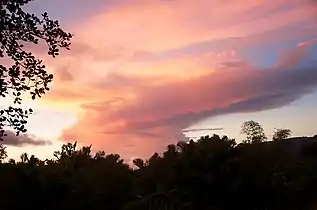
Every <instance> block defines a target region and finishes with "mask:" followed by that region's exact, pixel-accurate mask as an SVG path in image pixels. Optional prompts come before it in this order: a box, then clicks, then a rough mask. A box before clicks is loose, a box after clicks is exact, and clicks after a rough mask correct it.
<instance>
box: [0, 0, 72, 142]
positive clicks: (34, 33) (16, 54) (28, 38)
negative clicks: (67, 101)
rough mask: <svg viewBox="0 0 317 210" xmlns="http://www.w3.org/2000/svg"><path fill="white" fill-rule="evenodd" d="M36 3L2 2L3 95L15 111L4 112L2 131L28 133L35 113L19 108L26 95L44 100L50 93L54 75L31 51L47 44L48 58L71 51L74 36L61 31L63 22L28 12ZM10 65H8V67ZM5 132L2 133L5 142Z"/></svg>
mask: <svg viewBox="0 0 317 210" xmlns="http://www.w3.org/2000/svg"><path fill="white" fill-rule="evenodd" d="M31 1H33V0H19V1H17V0H2V1H1V2H0V58H1V63H0V95H1V97H7V96H8V95H10V96H12V98H13V102H14V104H15V106H14V107H12V106H10V107H8V108H5V109H2V110H0V130H3V129H4V127H5V126H10V127H12V128H13V129H15V130H16V131H17V134H19V132H26V128H25V124H26V123H27V121H26V120H27V117H28V115H29V114H31V113H32V109H29V110H23V109H21V108H19V106H18V105H19V104H21V103H22V95H23V94H24V93H28V94H30V95H31V98H32V99H35V98H37V97H41V96H42V95H43V94H45V93H46V91H48V90H49V87H48V84H49V83H50V82H51V81H52V79H53V75H52V74H49V73H48V72H47V71H46V70H45V65H44V64H43V61H42V60H40V59H38V58H36V56H35V55H33V54H32V52H30V51H28V50H27V49H29V48H31V46H32V45H37V44H39V43H43V42H44V43H46V46H47V48H48V55H50V56H52V57H56V56H58V55H59V50H60V49H61V48H64V49H69V46H70V39H71V37H72V35H71V34H69V33H66V32H65V31H63V30H62V29H61V28H60V25H59V22H58V21H56V20H51V19H50V18H49V17H48V14H47V13H43V14H42V16H41V17H37V16H36V15H34V14H30V13H28V12H26V11H24V10H23V9H24V6H25V5H26V4H28V3H30V2H31ZM5 63H6V64H5ZM3 135H4V132H2V133H1V136H0V137H1V138H2V137H3Z"/></svg>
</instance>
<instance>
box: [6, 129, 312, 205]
mask: <svg viewBox="0 0 317 210" xmlns="http://www.w3.org/2000/svg"><path fill="white" fill-rule="evenodd" d="M301 143H303V144H302V145H300V144H301ZM292 145H297V146H299V147H300V152H299V153H296V154H295V153H293V152H292ZM3 148H4V147H3ZM316 148H317V138H316V137H311V138H309V137H307V138H292V139H288V140H279V141H268V142H262V143H261V142H258V143H256V144H243V143H242V144H238V145H237V144H236V142H235V140H234V139H230V138H228V137H226V136H223V137H220V136H218V135H213V136H204V137H201V138H200V139H198V140H197V141H189V142H178V143H177V144H170V145H168V146H167V147H166V150H165V151H164V152H162V153H154V154H153V155H152V156H151V157H150V158H149V159H148V160H143V159H140V158H139V159H135V160H134V161H133V162H134V164H136V166H137V167H138V168H137V169H132V168H131V167H130V166H129V165H127V164H125V163H124V161H123V159H122V158H121V157H120V155H118V154H106V153H105V152H104V151H99V152H97V153H96V154H94V155H92V151H93V149H92V146H91V145H90V146H84V147H81V148H78V147H77V143H76V142H75V143H68V144H65V145H63V146H62V147H61V149H60V150H59V151H56V152H54V155H55V157H54V158H53V159H50V160H45V161H41V160H39V159H38V158H36V157H35V156H33V155H31V156H29V155H27V154H26V153H24V154H22V155H21V161H14V160H9V162H4V161H2V162H1V163H0V178H1V191H0V202H1V209H4V210H9V209H18V210H20V209H21V210H22V209H46V210H55V209H61V210H69V209H76V210H84V209H96V210H103V209H113V210H143V209H144V210H148V209H153V210H160V209H173V210H174V209H181V210H195V209H219V210H222V209H223V210H226V209H246V210H254V209H257V210H267V209H270V210H280V209H289V210H298V209H301V210H311V209H313V207H315V206H316V199H317V193H316V187H317V181H316V180H317V170H316V168H317V152H316V151H317V149H316ZM3 151H5V149H4V150H3ZM3 157H6V155H5V156H3Z"/></svg>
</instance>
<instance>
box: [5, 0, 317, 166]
mask: <svg viewBox="0 0 317 210" xmlns="http://www.w3.org/2000/svg"><path fill="white" fill-rule="evenodd" d="M26 9H27V10H28V11H30V12H32V13H35V14H40V13H42V12H44V11H47V12H48V14H49V15H50V17H52V18H54V19H58V20H59V21H60V23H61V25H62V27H63V29H65V30H67V31H69V32H71V33H73V34H74V38H73V40H72V45H71V50H70V51H64V52H62V53H61V55H60V56H59V57H58V58H56V59H52V58H49V57H47V56H46V50H47V49H46V48H45V47H43V46H44V45H43V46H42V45H39V46H37V47H35V48H34V49H33V52H34V53H35V54H36V55H37V56H38V57H40V58H42V59H43V60H44V61H45V63H46V65H47V70H48V71H50V72H52V73H53V74H54V81H53V83H52V84H51V86H50V87H51V91H50V92H49V93H48V94H46V95H45V96H44V97H43V98H42V99H40V100H37V101H31V100H25V103H24V104H23V107H32V108H33V109H34V110H35V114H33V115H32V116H31V117H30V119H29V123H28V126H27V128H28V133H27V134H26V135H22V136H19V137H15V136H14V135H10V136H8V137H7V141H4V143H5V144H6V145H7V150H8V153H9V156H10V157H13V158H16V157H19V155H20V154H21V153H22V152H27V153H29V154H35V155H36V156H38V157H40V158H49V157H52V154H53V151H55V150H58V149H59V148H60V146H61V145H62V144H63V143H65V142H74V141H78V143H79V144H80V145H91V144H92V145H93V149H94V150H95V151H96V150H104V151H105V152H106V153H119V154H120V155H121V156H122V157H123V158H125V159H126V160H131V159H133V158H136V157H141V158H147V157H149V156H150V155H151V154H153V152H162V151H163V150H164V149H165V148H166V146H167V145H168V144H171V143H176V142H177V141H179V140H184V139H186V137H197V136H200V135H207V134H212V133H217V134H219V135H228V136H229V137H231V138H235V139H236V140H237V141H238V142H239V141H241V139H243V136H241V135H240V132H239V130H240V127H241V124H242V123H243V122H244V121H246V120H255V121H257V122H259V123H260V124H261V125H262V126H263V127H264V129H265V131H266V133H267V135H268V137H270V136H271V135H272V132H273V130H274V129H275V128H289V129H291V130H292V131H293V135H294V136H311V135H315V134H317V130H316V126H315V125H316V124H317V109H316V107H317V27H316V25H317V1H314V0H275V1H274V4H272V2H271V1H267V0H215V1H210V0H195V1H193V0H107V1H104V0H90V1H86V0H35V1H34V2H32V3H31V4H29V5H27V7H26ZM7 103H8V102H7V101H5V100H4V99H3V101H1V105H6V104H7ZM210 128H223V130H221V131H202V132H186V133H184V132H183V130H186V129H210ZM16 138H19V139H16ZM6 142H7V143H6Z"/></svg>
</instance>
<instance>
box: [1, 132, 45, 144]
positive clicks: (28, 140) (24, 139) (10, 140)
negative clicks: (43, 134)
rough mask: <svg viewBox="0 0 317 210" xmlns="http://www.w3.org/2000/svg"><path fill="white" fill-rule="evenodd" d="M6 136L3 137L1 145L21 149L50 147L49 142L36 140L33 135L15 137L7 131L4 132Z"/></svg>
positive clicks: (13, 133) (14, 134)
mask: <svg viewBox="0 0 317 210" xmlns="http://www.w3.org/2000/svg"><path fill="white" fill-rule="evenodd" d="M5 134H6V136H4V137H3V142H2V143H3V144H4V145H8V146H14V147H23V146H44V145H50V144H51V142H49V141H46V140H43V139H38V138H36V136H34V135H30V134H20V135H18V136H17V135H16V133H15V132H13V131H10V130H7V131H6V132H5Z"/></svg>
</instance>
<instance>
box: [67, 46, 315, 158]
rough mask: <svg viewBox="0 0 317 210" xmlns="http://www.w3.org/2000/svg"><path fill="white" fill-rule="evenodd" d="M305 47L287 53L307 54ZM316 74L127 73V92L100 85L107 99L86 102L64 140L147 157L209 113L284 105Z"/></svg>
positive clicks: (309, 70) (237, 66)
mask: <svg viewBox="0 0 317 210" xmlns="http://www.w3.org/2000/svg"><path fill="white" fill-rule="evenodd" d="M300 50H301V49H300V48H296V49H295V50H293V52H292V53H289V54H287V56H290V57H292V58H294V57H296V56H302V55H301V54H300V53H299V54H298V51H300ZM119 77H124V76H119ZM316 77H317V71H316V69H315V68H313V67H312V66H307V67H305V68H302V69H296V68H293V67H292V66H290V65H288V66H286V65H284V66H283V68H271V69H266V70H262V69H257V68H255V67H253V66H252V65H250V64H248V63H245V62H228V63H224V65H223V66H222V67H219V68H218V69H216V71H214V72H213V73H210V74H208V75H203V76H197V77H195V78H190V79H182V80H174V81H167V82H163V83H160V84H159V83H156V84H151V83H150V82H148V83H143V84H142V85H140V84H139V81H140V80H139V79H138V78H136V77H129V76H126V77H124V81H126V84H128V87H129V88H128V89H125V88H124V87H121V88H120V87H119V89H120V90H122V91H123V92H122V94H118V95H117V97H118V96H119V97H120V98H113V101H112V100H111V97H109V96H107V91H109V90H111V87H112V86H108V85H107V84H105V87H104V88H103V87H102V85H101V86H98V87H99V88H100V90H103V92H104V97H103V98H102V97H101V98H98V99H96V102H94V103H85V105H83V106H82V109H83V110H84V111H85V114H84V115H83V116H82V117H81V118H80V120H79V121H78V123H77V124H76V125H75V126H74V127H72V128H69V129H67V130H65V131H64V134H63V135H62V136H61V139H62V140H64V141H73V140H78V141H80V142H82V143H91V142H92V143H93V144H94V145H96V146H97V147H99V148H104V149H105V150H106V151H108V152H118V153H120V154H123V156H124V157H135V156H141V157H146V156H148V155H150V154H151V153H153V152H154V151H157V150H159V151H161V150H162V149H163V148H164V147H165V146H166V145H167V144H168V143H175V142H176V141H177V140H179V139H180V138H181V130H182V129H185V128H187V127H189V126H191V125H193V124H194V123H197V122H199V121H200V120H203V119H205V118H206V117H209V116H214V115H219V114H225V113H234V112H254V111H259V110H265V109H272V108H278V107H281V106H285V105H287V104H289V103H291V102H293V101H295V100H297V99H298V98H300V97H301V96H302V95H304V94H306V93H309V92H310V91H311V90H312V89H313V88H315V87H316V86H317V83H316V80H315V79H313V78H316ZM110 79H111V78H110ZM112 79H116V77H112ZM153 79H155V78H153ZM149 81H151V80H149ZM110 82H111V81H110ZM113 87H115V86H113ZM118 92H120V91H118Z"/></svg>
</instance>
